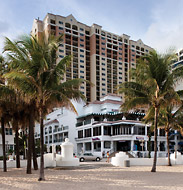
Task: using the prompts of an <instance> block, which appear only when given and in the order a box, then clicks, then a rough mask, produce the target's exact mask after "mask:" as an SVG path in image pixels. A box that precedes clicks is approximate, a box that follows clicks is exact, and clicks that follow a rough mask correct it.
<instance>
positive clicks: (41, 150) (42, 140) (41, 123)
mask: <svg viewBox="0 0 183 190" xmlns="http://www.w3.org/2000/svg"><path fill="white" fill-rule="evenodd" d="M40 152H41V159H40V174H39V179H38V180H39V181H43V180H45V178H44V136H43V110H41V111H40Z"/></svg>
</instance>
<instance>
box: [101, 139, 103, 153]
mask: <svg viewBox="0 0 183 190" xmlns="http://www.w3.org/2000/svg"><path fill="white" fill-rule="evenodd" d="M103 151H104V141H101V153H102V152H103Z"/></svg>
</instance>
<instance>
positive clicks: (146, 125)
mask: <svg viewBox="0 0 183 190" xmlns="http://www.w3.org/2000/svg"><path fill="white" fill-rule="evenodd" d="M145 136H147V125H146V126H145Z"/></svg>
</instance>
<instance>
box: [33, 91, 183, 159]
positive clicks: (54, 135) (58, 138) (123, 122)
mask: <svg viewBox="0 0 183 190" xmlns="http://www.w3.org/2000/svg"><path fill="white" fill-rule="evenodd" d="M121 104H122V99H121V97H120V96H116V95H113V94H109V95H106V96H104V97H102V98H101V99H100V101H94V102H91V103H89V104H87V105H85V104H84V103H74V106H75V108H76V110H77V112H78V115H77V114H75V113H74V112H72V111H70V110H68V109H66V108H60V109H55V110H54V111H53V112H52V113H50V114H48V115H47V117H46V119H45V121H44V143H45V145H47V150H48V152H49V150H51V147H52V145H53V144H54V145H55V146H56V147H57V151H60V150H59V148H60V145H61V144H62V142H64V141H65V138H69V140H70V142H72V143H73V144H74V153H77V154H80V153H84V152H85V153H87V152H88V153H93V154H95V155H99V156H101V155H102V153H104V152H105V155H106V153H107V151H109V152H110V153H112V152H117V151H130V152H131V154H133V155H134V156H137V155H138V156H139V155H141V156H142V155H143V156H145V157H147V156H148V147H151V150H152V152H151V155H152V156H153V151H154V136H153V132H150V126H148V125H146V124H144V123H143V122H142V121H141V120H142V118H143V117H144V116H145V114H144V113H140V112H129V113H122V112H120V106H121ZM149 136H151V139H150V140H149ZM35 138H36V139H39V138H40V132H39V126H38V125H37V126H36V127H35ZM169 139H170V149H171V151H173V150H174V149H175V146H177V148H176V149H179V150H180V149H181V150H183V142H182V141H183V139H182V136H181V135H179V134H178V133H175V132H172V133H171V134H170V136H169ZM166 147H167V144H166V136H165V131H164V129H158V156H165V155H166V154H167V151H166V149H167V148H166Z"/></svg>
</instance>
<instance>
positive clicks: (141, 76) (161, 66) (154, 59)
mask: <svg viewBox="0 0 183 190" xmlns="http://www.w3.org/2000/svg"><path fill="white" fill-rule="evenodd" d="M172 58H173V56H172V55H171V54H167V55H159V54H158V53H157V52H156V51H152V52H150V53H149V54H148V55H145V56H143V57H141V59H139V60H138V64H137V68H136V70H135V71H134V72H133V73H132V78H133V80H132V81H131V82H126V83H124V84H121V85H120V86H119V92H120V93H125V103H124V104H123V105H122V108H123V109H124V108H125V109H128V110H129V109H132V108H138V107H142V106H144V105H145V106H148V112H147V114H150V113H151V112H152V111H153V112H154V160H153V166H152V170H151V172H156V161H157V127H158V115H159V110H160V108H161V107H162V106H165V105H167V104H168V103H170V102H171V101H172V100H173V99H172V97H176V94H175V92H174V88H173V86H174V82H173V74H172V73H171V63H172ZM172 94H174V96H173V95H172Z"/></svg>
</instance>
